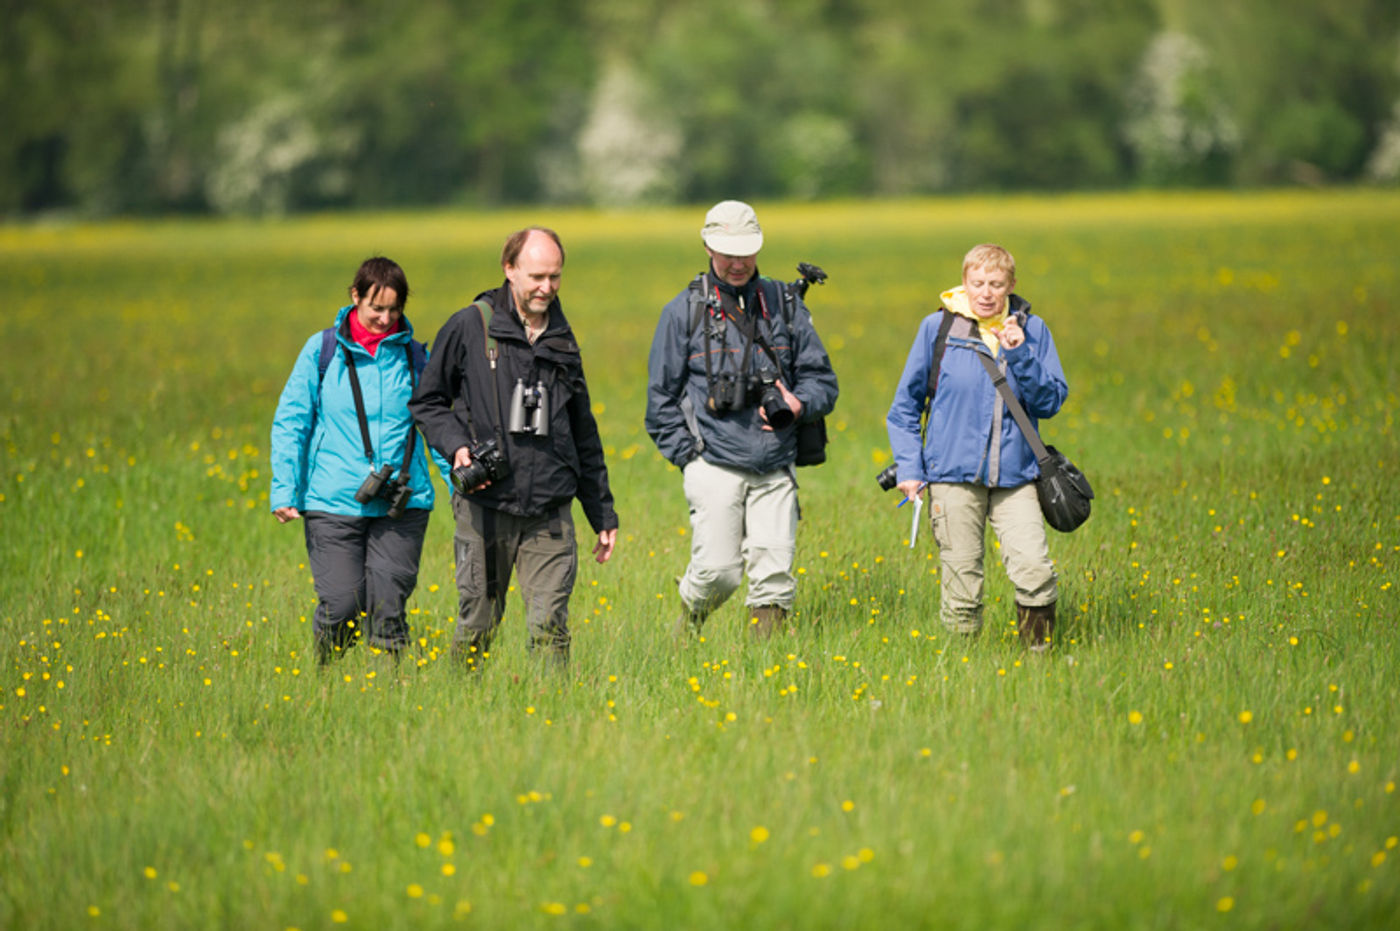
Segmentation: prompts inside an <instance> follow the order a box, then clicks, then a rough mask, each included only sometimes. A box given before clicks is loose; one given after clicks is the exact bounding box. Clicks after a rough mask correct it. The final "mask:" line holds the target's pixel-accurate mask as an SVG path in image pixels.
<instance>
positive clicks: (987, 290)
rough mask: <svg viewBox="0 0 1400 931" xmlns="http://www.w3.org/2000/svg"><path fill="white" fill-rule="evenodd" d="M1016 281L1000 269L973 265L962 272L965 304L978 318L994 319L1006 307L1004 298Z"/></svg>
mask: <svg viewBox="0 0 1400 931" xmlns="http://www.w3.org/2000/svg"><path fill="white" fill-rule="evenodd" d="M1015 284H1016V279H1015V278H1013V277H1011V273H1010V272H1008V271H1005V270H1003V269H1000V268H988V267H987V266H985V265H975V266H973V267H972V268H969V269H967V270H966V271H965V272H963V288H964V289H966V291H967V303H968V306H970V307H971V308H972V312H973V313H974V314H976V315H977V316H979V317H983V318H988V317H995V316H996V315H997V314H999V313H1001V311H1002V308H1004V307H1005V306H1006V297H1007V295H1008V294H1010V293H1011V288H1012V286H1014V285H1015Z"/></svg>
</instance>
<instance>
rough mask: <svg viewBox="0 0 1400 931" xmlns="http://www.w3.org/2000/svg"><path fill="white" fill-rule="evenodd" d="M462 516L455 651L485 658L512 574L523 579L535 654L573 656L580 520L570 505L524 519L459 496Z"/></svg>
mask: <svg viewBox="0 0 1400 931" xmlns="http://www.w3.org/2000/svg"><path fill="white" fill-rule="evenodd" d="M452 513H453V515H454V516H455V517H456V518H457V530H456V533H455V535H454V537H453V545H454V550H455V555H456V558H457V572H456V575H457V596H458V603H457V629H456V631H455V632H454V633H453V636H452V647H453V649H454V650H455V651H458V652H460V653H464V654H474V655H475V656H477V657H480V656H481V655H482V654H484V653H486V652H488V651H489V650H490V649H491V640H492V639H493V638H494V637H495V634H496V628H497V627H499V626H500V623H501V617H502V615H504V614H505V608H506V592H507V591H508V590H509V589H510V576H511V571H512V569H516V570H519V573H520V595H521V598H522V599H523V600H524V602H525V623H526V626H527V628H528V630H529V635H530V639H529V642H528V646H529V649H530V650H532V651H534V650H536V649H539V650H543V651H545V652H547V653H553V654H556V655H559V656H567V655H568V652H569V641H570V636H569V595H570V594H571V593H572V592H573V590H574V579H575V578H576V577H577V575H578V548H577V547H576V545H575V543H574V517H573V512H572V511H571V510H570V509H569V507H568V506H564V507H561V508H559V509H557V510H555V511H553V512H552V513H550V514H546V515H543V516H540V517H518V516H516V515H514V514H506V513H504V512H501V511H497V510H495V509H493V508H486V507H482V506H481V505H479V504H474V503H472V502H471V501H468V500H467V499H466V498H463V497H462V496H461V495H456V494H454V495H453V496H452Z"/></svg>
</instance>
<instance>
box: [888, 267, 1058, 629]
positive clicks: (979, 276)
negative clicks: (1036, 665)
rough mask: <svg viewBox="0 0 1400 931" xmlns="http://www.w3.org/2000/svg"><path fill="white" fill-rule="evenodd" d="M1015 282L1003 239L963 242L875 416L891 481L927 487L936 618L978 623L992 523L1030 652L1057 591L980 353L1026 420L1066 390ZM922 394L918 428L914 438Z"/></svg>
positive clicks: (1039, 324)
mask: <svg viewBox="0 0 1400 931" xmlns="http://www.w3.org/2000/svg"><path fill="white" fill-rule="evenodd" d="M1015 284H1016V262H1015V260H1014V259H1013V258H1012V257H1011V254H1010V253H1009V252H1007V251H1006V250H1005V249H1003V248H1002V247H1001V246H998V245H994V244H990V243H988V244H985V245H981V246H976V247H974V248H973V249H972V250H971V251H970V252H968V254H967V256H966V257H965V258H964V259H963V283H962V285H961V286H960V287H956V288H951V289H949V290H947V291H945V292H943V294H942V299H943V308H944V309H943V310H940V311H937V312H935V313H933V314H930V315H929V316H928V317H926V318H925V319H924V321H923V324H922V325H921V326H920V327H919V333H918V336H916V337H915V339H914V345H913V346H912V347H911V348H910V350H909V358H908V360H907V361H906V362H905V366H904V374H903V375H902V376H901V377H900V379H899V386H898V387H897V388H896V389H895V396H894V402H893V403H892V404H891V405H890V411H889V415H888V416H887V417H886V418H885V426H886V428H887V429H888V431H889V437H890V448H891V449H892V450H893V452H894V458H895V465H896V469H897V472H898V478H897V481H898V487H899V490H900V491H901V492H903V493H904V495H905V497H906V498H911V499H912V498H915V497H917V496H918V495H919V494H920V492H921V491H922V490H923V489H924V488H925V487H927V488H928V495H929V521H930V524H931V526H932V529H933V538H934V541H935V542H936V543H937V544H938V552H939V559H940V572H941V576H942V579H941V580H942V587H941V588H942V591H941V620H942V622H943V625H944V626H945V627H947V628H949V629H950V630H954V631H957V632H959V633H963V634H976V633H978V632H979V631H980V630H981V629H982V588H983V584H982V583H983V568H982V563H983V555H984V553H985V550H986V541H985V537H986V526H987V524H988V523H990V524H991V525H992V529H994V530H995V531H996V533H997V538H998V539H999V540H1000V542H1001V557H1002V563H1003V565H1005V567H1006V574H1007V576H1008V577H1009V578H1010V579H1011V583H1012V585H1013V586H1015V589H1016V617H1017V626H1018V628H1019V630H1020V635H1021V639H1022V640H1023V641H1024V642H1025V643H1026V645H1027V646H1029V647H1030V648H1031V649H1032V650H1034V651H1037V652H1039V651H1043V650H1046V649H1048V648H1049V645H1050V636H1051V632H1052V630H1053V628H1054V625H1055V602H1056V601H1057V600H1058V597H1059V592H1058V588H1057V579H1056V575H1055V566H1054V563H1053V562H1051V560H1050V553H1049V547H1048V545H1047V542H1046V538H1045V522H1044V519H1043V517H1042V515H1041V511H1040V500H1039V498H1038V497H1037V495H1036V491H1035V485H1034V482H1035V479H1036V478H1037V477H1038V476H1039V475H1040V466H1039V465H1038V464H1037V462H1036V458H1035V454H1034V453H1033V452H1032V451H1031V447H1030V444H1029V443H1027V442H1026V438H1025V435H1024V434H1022V432H1021V429H1020V428H1019V427H1018V426H1017V425H1016V422H1015V420H1013V419H1012V417H1011V415H1010V413H1009V412H1008V411H1007V409H1006V404H1005V402H1004V401H1003V400H1002V398H1001V396H1000V395H999V394H998V393H997V389H996V386H995V385H994V384H993V383H992V379H991V377H990V376H989V375H988V373H987V369H986V367H985V366H984V365H983V363H982V362H981V360H979V359H978V355H982V356H990V357H991V358H992V359H994V360H995V361H996V365H997V368H998V369H1000V370H1001V371H1002V372H1003V373H1004V374H1005V375H1006V380H1007V383H1008V384H1009V385H1010V386H1011V390H1012V391H1013V392H1015V394H1016V397H1017V398H1018V399H1019V400H1020V402H1021V406H1022V407H1024V408H1025V410H1026V413H1027V414H1028V415H1029V416H1030V418H1031V421H1032V423H1034V422H1036V421H1037V420H1038V419H1040V418H1045V417H1050V416H1053V415H1054V414H1055V413H1056V412H1057V411H1058V410H1059V409H1060V406H1061V405H1062V404H1064V401H1065V396H1066V395H1067V394H1068V392H1069V389H1068V387H1067V386H1066V384H1065V374H1064V370H1063V369H1062V368H1061V367H1060V357H1059V355H1058V354H1057V353H1056V352H1055V340H1054V339H1053V338H1052V337H1051V336H1050V328H1049V327H1047V326H1046V325H1045V321H1044V320H1042V319H1041V318H1040V317H1037V316H1034V315H1033V314H1031V312H1030V310H1031V305H1030V303H1029V302H1028V301H1026V300H1025V299H1023V298H1021V297H1020V296H1019V295H1016V294H1012V293H1011V289H1012V287H1014V286H1015ZM945 320H946V321H947V322H948V323H949V324H950V326H948V327H947V328H945V327H944V326H943V324H944V322H945ZM940 331H941V332H942V333H943V334H944V338H945V340H946V343H945V344H944V348H943V351H942V357H941V358H939V354H938V352H937V346H938V342H939V339H938V336H939V333H940ZM930 394H931V395H932V397H930ZM925 404H927V405H928V429H927V431H926V432H925V433H924V435H923V436H920V429H919V421H920V416H921V413H922V411H923V409H924V406H925Z"/></svg>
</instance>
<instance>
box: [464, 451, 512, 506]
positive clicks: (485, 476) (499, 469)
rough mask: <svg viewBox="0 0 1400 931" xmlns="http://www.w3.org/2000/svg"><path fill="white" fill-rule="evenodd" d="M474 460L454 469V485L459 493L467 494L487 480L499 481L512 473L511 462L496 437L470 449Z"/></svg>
mask: <svg viewBox="0 0 1400 931" xmlns="http://www.w3.org/2000/svg"><path fill="white" fill-rule="evenodd" d="M469 451H470V453H471V456H472V461H471V463H470V464H469V465H464V466H457V468H455V469H453V470H452V473H451V477H452V487H453V489H454V490H456V492H457V494H459V495H465V494H467V493H468V492H470V491H471V490H472V489H473V488H476V487H478V486H480V485H483V484H485V483H486V482H499V481H500V480H501V479H503V478H505V477H506V476H507V475H509V474H510V463H509V462H506V457H505V454H504V453H502V452H501V449H500V447H499V446H497V445H496V441H495V440H494V439H490V440H487V441H486V442H484V443H482V444H480V445H479V446H475V447H472V448H471V449H470V450H469Z"/></svg>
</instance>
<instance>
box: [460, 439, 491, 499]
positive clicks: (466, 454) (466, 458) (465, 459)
mask: <svg viewBox="0 0 1400 931" xmlns="http://www.w3.org/2000/svg"><path fill="white" fill-rule="evenodd" d="M471 464H472V451H471V450H470V449H469V448H468V447H466V446H459V447H457V451H456V452H455V453H453V454H452V468H453V469H460V468H463V467H464V466H469V465H471ZM489 484H491V483H490V482H482V483H481V484H480V485H477V486H476V487H475V488H471V489H468V490H469V491H481V489H483V488H485V487H486V486H487V485H489Z"/></svg>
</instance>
